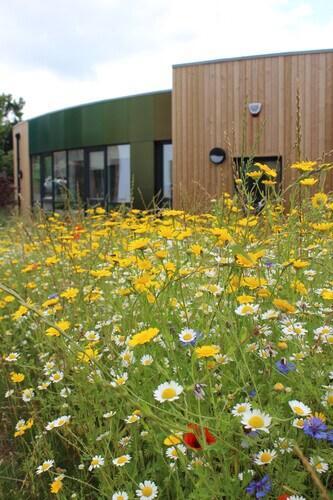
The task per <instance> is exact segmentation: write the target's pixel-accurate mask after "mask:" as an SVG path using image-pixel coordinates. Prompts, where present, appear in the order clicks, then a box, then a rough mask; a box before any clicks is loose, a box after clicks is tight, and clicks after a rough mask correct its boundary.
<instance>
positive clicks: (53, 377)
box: [50, 370, 64, 384]
mask: <svg viewBox="0 0 333 500" xmlns="http://www.w3.org/2000/svg"><path fill="white" fill-rule="evenodd" d="M63 378H64V372H61V371H60V370H59V371H57V372H54V373H52V375H50V380H51V382H54V383H55V384H57V383H58V382H61V380H62V379H63Z"/></svg>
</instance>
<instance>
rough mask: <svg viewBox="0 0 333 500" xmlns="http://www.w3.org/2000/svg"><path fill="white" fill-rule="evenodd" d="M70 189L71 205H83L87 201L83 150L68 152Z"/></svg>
mask: <svg viewBox="0 0 333 500" xmlns="http://www.w3.org/2000/svg"><path fill="white" fill-rule="evenodd" d="M68 189H69V198H70V200H69V201H70V204H71V205H79V206H81V205H83V202H84V199H85V193H84V152H83V149H73V150H71V151H68Z"/></svg>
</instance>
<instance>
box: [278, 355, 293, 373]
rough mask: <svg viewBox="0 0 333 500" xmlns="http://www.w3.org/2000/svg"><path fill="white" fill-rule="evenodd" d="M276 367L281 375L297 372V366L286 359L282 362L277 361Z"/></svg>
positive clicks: (281, 360)
mask: <svg viewBox="0 0 333 500" xmlns="http://www.w3.org/2000/svg"><path fill="white" fill-rule="evenodd" d="M275 366H276V368H277V369H278V370H279V372H280V373H284V374H285V375H287V373H289V372H292V371H294V370H296V365H295V364H294V363H290V362H289V361H287V360H286V358H282V359H280V361H276V363H275Z"/></svg>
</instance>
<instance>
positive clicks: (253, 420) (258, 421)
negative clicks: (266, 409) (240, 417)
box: [249, 415, 265, 429]
mask: <svg viewBox="0 0 333 500" xmlns="http://www.w3.org/2000/svg"><path fill="white" fill-rule="evenodd" d="M264 423H265V422H264V419H263V418H262V417H261V416H260V415H253V417H250V418H249V426H250V427H253V428H254V429H260V427H263V425H264Z"/></svg>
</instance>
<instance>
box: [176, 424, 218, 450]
mask: <svg viewBox="0 0 333 500" xmlns="http://www.w3.org/2000/svg"><path fill="white" fill-rule="evenodd" d="M187 428H188V429H191V430H193V432H185V434H184V435H183V441H184V443H185V444H186V446H188V447H189V448H192V449H193V450H202V446H201V444H200V442H201V443H202V442H203V441H205V443H206V445H210V444H214V443H216V437H215V436H213V434H211V432H209V430H208V429H207V427H204V428H203V429H202V428H201V427H200V426H199V425H198V424H188V425H187Z"/></svg>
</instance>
